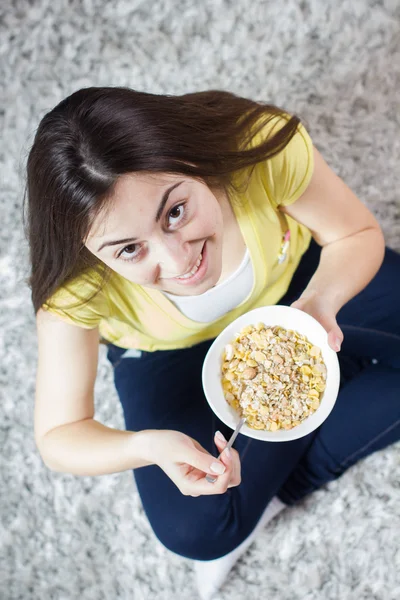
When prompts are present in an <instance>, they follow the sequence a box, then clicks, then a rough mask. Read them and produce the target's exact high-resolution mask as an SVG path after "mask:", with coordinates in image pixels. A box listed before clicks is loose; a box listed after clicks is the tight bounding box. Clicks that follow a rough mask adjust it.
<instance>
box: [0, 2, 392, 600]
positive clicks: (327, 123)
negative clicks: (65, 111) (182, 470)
mask: <svg viewBox="0 0 400 600" xmlns="http://www.w3.org/2000/svg"><path fill="white" fill-rule="evenodd" d="M0 12H1V22H0V23H1V25H0V27H1V39H0V52H1V59H0V60H1V62H0V69H1V83H2V86H1V87H2V91H1V95H2V100H1V109H2V110H1V118H2V120H3V122H2V131H3V140H2V141H3V144H2V147H1V149H0V153H1V154H0V161H1V162H0V164H1V196H0V207H1V215H0V216H1V235H0V244H1V245H0V251H1V262H0V338H1V339H0V353H1V354H0V378H1V380H0V395H1V402H0V407H1V408H0V410H1V413H2V414H1V424H0V427H1V447H2V452H1V457H0V460H1V472H0V482H1V488H0V489H1V507H2V508H1V530H0V544H1V547H0V552H1V555H2V560H1V561H0V581H1V586H0V597H1V599H2V600H17V599H20V600H31V599H32V600H53V599H54V600H76V599H77V598H80V600H103V599H107V600H114V599H116V598H120V599H121V600H131V599H132V600H142V599H143V600H148V599H152V600H173V599H185V600H186V599H189V598H190V599H191V598H193V599H195V598H196V597H197V596H196V590H195V588H194V585H193V580H192V567H191V563H190V561H188V560H184V559H181V558H179V557H178V556H175V555H173V554H171V553H169V552H168V551H167V550H165V549H164V548H163V547H162V546H161V545H160V544H159V543H158V542H157V540H155V538H154V535H153V533H152V531H151V529H150V526H149V524H148V523H147V521H146V518H145V516H144V514H143V510H142V508H141V505H140V502H139V499H138V496H137V493H136V490H135V488H134V485H133V480H132V475H131V473H130V472H125V473H120V474H115V475H109V476H103V477H97V478H95V477H93V478H91V477H74V476H70V475H63V474H58V473H53V472H50V471H49V470H48V469H47V468H45V467H44V466H43V464H42V461H41V458H40V456H39V455H38V452H37V450H36V448H35V444H34V440H33V402H34V385H35V369H36V333H35V321H34V316H33V312H32V308H31V305H30V300H29V290H28V289H27V287H26V285H25V283H24V282H25V279H26V277H27V275H28V267H27V245H26V242H25V240H24V235H23V229H22V224H21V203H22V196H23V189H24V165H25V161H26V156H27V152H28V150H29V147H30V144H31V142H32V137H33V134H34V132H35V129H36V127H37V124H38V122H39V119H40V118H41V117H42V116H43V115H44V113H45V112H46V111H48V110H49V109H51V108H52V107H53V106H54V105H55V104H56V103H57V102H59V101H60V100H61V99H62V98H63V97H65V96H66V95H68V94H70V93H71V92H73V91H74V90H76V89H78V88H80V87H86V86H91V85H124V86H129V87H133V88H135V89H138V90H143V91H149V92H153V93H160V94H161V93H168V94H180V93H185V92H188V91H196V90H202V89H210V88H214V89H215V88H220V89H226V90H229V91H232V92H234V93H237V94H239V95H243V96H248V97H251V98H253V99H256V100H263V101H268V102H273V103H275V104H278V105H281V106H283V107H285V108H286V109H287V110H291V111H293V112H296V113H297V114H299V115H300V116H301V117H302V118H304V119H305V120H306V122H307V125H308V129H309V132H310V134H311V136H312V139H313V141H314V143H315V145H316V146H317V148H318V149H319V150H320V152H321V153H322V154H323V156H324V157H325V159H326V160H327V162H328V163H329V164H330V165H331V167H332V168H333V169H334V170H335V171H336V172H337V173H338V174H339V175H340V176H341V177H342V178H343V179H344V180H345V181H346V183H347V184H348V185H349V186H350V187H351V188H352V189H353V190H354V192H355V193H356V194H357V195H358V196H359V197H360V198H361V199H362V200H363V202H365V204H366V205H367V206H368V207H369V208H370V209H371V211H372V212H373V213H374V214H375V215H376V216H377V218H378V219H379V222H380V223H381V225H382V228H383V230H384V233H385V237H386V242H387V244H388V245H390V246H392V247H393V248H395V249H397V250H400V235H399V234H400V215H399V212H400V211H399V189H400V169H399V163H400V142H399V140H400V135H399V134H400V123H399V115H400V100H399V86H400V33H399V31H400V27H399V23H400V8H399V3H398V0H381V1H379V0H353V1H352V2H340V1H339V2H338V1H337V0H326V1H324V2H321V1H320V0H302V1H300V0H285V2H276V1H273V0H271V1H264V2H262V1H261V0H251V1H250V0H237V1H235V2H233V1H231V0H230V1H228V0H207V1H202V2H197V1H196V0H181V1H175V2H174V1H172V0H169V1H168V0H155V1H153V2H144V1H141V0H121V1H114V0H82V1H73V0H70V1H67V0H59V1H57V2H54V1H51V0H35V1H34V0H30V1H27V0H14V2H10V1H9V2H7V1H6V2H3V3H2V7H1V9H0ZM55 401H56V399H55ZM96 418H97V419H99V420H100V421H102V422H103V423H105V424H107V425H109V426H111V427H116V428H123V420H122V412H121V408H120V406H119V404H118V398H117V395H116V392H115V390H114V387H113V383H112V372H111V368H110V366H109V364H108V362H107V361H106V358H105V355H104V348H101V356H100V363H99V372H98V379H97V383H96ZM399 458H400V446H399V444H396V445H394V446H392V447H390V448H387V449H385V450H384V451H381V452H378V453H376V454H374V455H372V456H370V457H368V458H367V459H365V460H364V461H362V462H360V463H358V464H357V465H356V466H355V467H353V468H352V469H350V470H349V471H348V472H347V473H346V474H345V475H344V476H343V477H341V478H340V479H339V480H338V481H336V482H334V483H331V484H329V485H328V486H326V487H325V488H324V489H322V490H320V491H318V492H316V493H315V494H313V495H312V496H310V497H309V498H307V499H306V500H305V501H304V502H303V503H302V504H301V505H299V506H297V507H295V508H292V509H289V510H286V511H284V512H283V513H281V515H279V517H278V518H277V519H276V521H274V522H273V523H271V525H270V526H268V527H267V528H266V529H265V530H264V531H263V532H262V533H261V534H260V536H259V537H258V538H257V540H256V542H255V543H254V544H253V546H252V547H251V548H250V550H249V551H248V552H247V554H246V555H245V556H244V557H243V559H242V560H241V561H240V562H239V564H238V565H237V566H236V567H235V569H234V570H233V572H232V574H231V577H230V578H229V581H228V582H227V583H226V585H225V586H224V587H223V589H222V590H221V594H220V598H221V599H228V598H229V600H238V599H239V598H242V597H243V596H244V595H245V597H246V599H247V600H258V599H260V598H265V599H266V598H268V600H289V599H290V600H339V599H340V600H373V599H379V600H395V599H396V598H400V582H399V580H398V579H396V578H397V577H398V573H399V571H400V555H399V548H398V539H399V527H400V516H399V484H398V481H399ZM260 476H261V474H260Z"/></svg>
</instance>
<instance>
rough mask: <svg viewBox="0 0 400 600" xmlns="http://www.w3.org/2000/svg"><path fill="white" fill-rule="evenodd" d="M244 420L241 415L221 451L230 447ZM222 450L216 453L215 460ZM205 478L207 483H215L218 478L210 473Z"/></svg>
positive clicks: (219, 456)
mask: <svg viewBox="0 0 400 600" xmlns="http://www.w3.org/2000/svg"><path fill="white" fill-rule="evenodd" d="M245 422H246V417H242V418H241V419H240V421H239V423H238V424H237V425H236V429H235V431H234V432H233V433H232V435H231V437H230V438H229V441H228V443H227V445H226V446H225V448H224V449H223V450H222V452H224V451H225V450H226V449H227V448H231V447H232V444H233V442H234V441H235V440H236V438H237V435H238V433H239V431H240V430H241V428H242V425H243V424H244V423H245ZM222 452H221V453H220V454H219V455H218V458H217V460H219V459H220V458H221V454H222ZM206 479H207V481H208V482H209V483H215V482H216V481H217V479H218V477H213V476H212V475H208V474H207V475H206Z"/></svg>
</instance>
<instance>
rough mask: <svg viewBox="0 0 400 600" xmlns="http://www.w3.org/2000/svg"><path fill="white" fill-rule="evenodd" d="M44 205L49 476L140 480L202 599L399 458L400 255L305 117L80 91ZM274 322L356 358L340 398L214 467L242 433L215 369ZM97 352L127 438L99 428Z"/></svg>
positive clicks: (49, 156)
mask: <svg viewBox="0 0 400 600" xmlns="http://www.w3.org/2000/svg"><path fill="white" fill-rule="evenodd" d="M27 189H28V194H27V198H28V235H29V242H30V249H31V263H32V274H31V278H30V285H31V289H32V299H33V306H34V309H35V313H36V315H37V329H38V342H39V361H38V372H37V393H36V408H35V437H36V442H37V446H38V449H39V451H40V453H41V456H42V458H43V460H44V462H45V464H46V465H47V466H48V467H49V468H50V469H54V470H56V471H62V472H68V473H73V474H76V475H101V474H106V473H115V472H119V471H124V470H127V469H133V472H134V476H135V479H136V483H137V487H138V490H139V494H140V496H141V500H142V502H143V506H144V509H145V511H146V514H147V516H148V519H149V521H150V523H151V526H152V528H153V530H154V532H155V534H156V536H157V537H158V539H159V540H161V542H162V543H163V544H164V545H165V546H166V547H167V548H169V549H170V550H172V551H174V552H176V553H178V554H180V555H182V556H185V557H189V558H192V559H194V560H195V561H196V570H197V575H198V581H199V591H200V593H201V595H202V597H203V598H208V597H211V595H212V593H213V591H215V589H216V588H217V587H218V586H219V585H220V584H221V582H222V581H223V579H224V577H225V575H226V573H227V571H228V570H229V569H230V568H231V566H232V564H233V563H234V562H235V560H236V558H237V557H238V556H239V555H240V554H241V552H243V551H244V549H245V548H246V547H247V546H248V545H249V543H250V542H251V540H252V539H253V537H254V534H255V532H256V530H257V528H259V527H261V526H262V525H263V524H264V523H266V522H267V521H268V519H270V518H272V517H273V516H274V515H275V514H277V512H279V511H280V510H281V509H282V508H283V507H284V506H286V505H293V504H294V503H296V502H298V501H299V500H301V499H302V498H303V497H304V496H305V495H306V494H309V493H310V492H312V491H313V490H315V489H317V488H319V487H320V486H322V485H323V484H325V483H326V482H328V481H330V480H333V479H335V478H338V477H339V476H340V475H341V474H342V473H343V472H344V471H345V470H346V469H348V468H349V467H350V466H351V465H353V464H354V463H355V462H356V461H358V460H359V459H361V458H363V457H365V456H366V455H368V454H371V453H372V452H374V451H376V450H379V449H381V448H384V447H385V446H387V445H389V444H392V443H393V442H395V441H397V440H398V439H399V438H400V403H399V389H400V312H399V310H398V307H399V303H400V283H399V282H400V255H399V254H397V253H396V252H394V251H393V250H391V249H389V248H387V247H385V242H384V238H383V235H382V231H381V229H380V226H379V224H378V222H377V221H376V219H375V218H374V216H373V215H372V214H371V212H370V211H369V210H368V209H367V208H366V207H365V206H364V204H363V203H362V202H361V201H360V200H359V199H358V198H357V197H356V196H355V195H354V193H353V192H352V191H351V190H350V189H349V188H348V187H347V185H346V184H345V183H344V182H343V181H342V180H341V179H340V178H339V177H338V176H337V175H336V174H335V173H334V172H333V171H332V170H331V169H330V168H329V166H328V165H327V164H326V162H325V161H324V159H323V158H322V156H321V154H320V153H319V152H318V150H317V149H316V148H315V147H314V146H313V144H312V141H311V139H310V136H309V134H308V132H307V130H306V129H305V127H304V125H303V124H302V123H301V122H300V119H299V118H298V117H296V116H291V115H289V114H288V113H287V112H286V111H283V110H281V109H279V108H277V107H275V106H272V105H268V104H265V103H261V102H255V101H252V100H248V99H245V98H241V97H238V96H236V95H234V94H231V93H228V92H223V91H215V90H212V91H206V92H198V93H193V94H185V95H183V96H169V95H165V96H163V95H153V94H147V93H143V92H137V91H133V90H129V89H125V88H88V89H82V90H79V91H77V92H75V93H74V94H72V95H71V96H69V97H68V98H66V99H65V100H63V101H62V102H61V103H60V104H58V105H57V106H56V107H55V108H54V109H53V110H52V111H50V112H49V113H48V114H47V115H45V116H44V118H43V119H42V121H41V123H40V125H39V128H38V131H37V134H36V137H35V140H34V144H33V147H32V149H31V151H30V155H29V159H28V184H27ZM271 304H285V305H291V306H295V307H297V308H299V309H301V310H303V311H305V312H307V313H309V314H310V315H312V316H313V317H315V318H316V319H317V320H318V321H319V322H320V323H321V324H322V325H323V327H324V328H325V329H326V332H327V336H328V342H329V344H330V346H331V347H332V348H333V349H334V350H335V351H339V350H340V347H341V352H340V354H339V361H340V365H341V385H340V393H339V397H338V399H337V402H336V405H335V407H334V409H333V411H332V413H331V414H330V416H329V418H328V419H327V420H326V421H325V422H324V423H323V425H321V426H320V427H319V428H318V429H317V430H316V431H314V432H312V433H311V434H310V435H308V436H306V437H303V438H301V439H298V440H294V441H291V442H287V443H273V444H268V443H264V442H260V441H256V440H253V439H249V438H247V437H244V436H242V435H239V437H238V439H237V441H236V443H235V450H232V451H231V452H224V453H223V455H222V457H221V459H220V460H216V458H215V456H216V455H217V454H218V453H219V452H221V451H222V450H223V449H224V447H225V444H226V439H225V438H226V437H227V436H229V434H230V433H231V431H230V430H229V429H228V428H227V427H226V426H225V425H224V424H223V423H221V422H220V421H219V420H218V419H217V418H216V417H215V416H214V414H213V413H212V412H211V410H210V409H209V406H208V404H207V402H206V400H205V398H204V395H203V391H202V385H201V368H202V362H203V359H204V357H205V354H206V352H207V350H208V348H209V346H210V345H211V343H212V341H213V339H214V338H215V337H216V336H217V335H218V334H219V333H220V331H222V329H223V328H224V327H226V325H227V324H228V323H230V322H231V321H232V320H234V319H235V318H236V317H238V316H239V315H240V314H243V313H245V312H247V311H249V310H251V309H253V308H255V307H258V306H263V305H271ZM99 342H101V343H105V344H107V345H108V358H109V360H110V361H111V363H112V365H113V367H114V374H115V385H116V389H117V391H118V395H119V398H120V400H121V403H122V407H123V411H124V417H125V423H126V431H117V430H115V429H112V428H110V427H107V426H105V425H103V424H101V423H100V422H98V421H97V420H96V419H95V418H94V408H93V394H94V392H93V389H94V382H95V378H96V368H97V361H98V348H99ZM217 430H219V433H217V434H216V433H215V432H216V431H217ZM224 436H225V437H224ZM208 473H209V474H217V475H218V478H217V482H216V483H214V484H211V483H209V482H208V481H207V480H206V479H205V476H206V474H208Z"/></svg>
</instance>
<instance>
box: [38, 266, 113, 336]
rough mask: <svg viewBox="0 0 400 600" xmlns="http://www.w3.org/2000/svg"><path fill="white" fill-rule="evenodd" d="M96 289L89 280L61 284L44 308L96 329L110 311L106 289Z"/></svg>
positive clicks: (73, 321)
mask: <svg viewBox="0 0 400 600" xmlns="http://www.w3.org/2000/svg"><path fill="white" fill-rule="evenodd" d="M96 290H97V288H96V287H95V285H94V284H93V282H91V281H89V280H85V279H84V278H81V279H78V280H76V281H75V280H74V281H73V282H71V283H69V284H66V285H63V286H61V287H60V288H59V289H58V290H57V291H56V292H55V293H54V294H53V295H52V296H51V298H50V299H49V300H47V302H45V303H44V304H43V305H42V308H43V310H47V311H49V312H50V313H51V314H54V315H56V316H58V317H59V318H60V319H62V320H63V321H66V322H67V323H70V324H71V325H77V326H79V327H83V328H84V329H95V328H96V327H98V325H99V323H100V321H101V320H102V319H104V318H106V317H107V315H108V312H109V310H108V303H107V300H106V297H105V293H104V291H103V290H100V291H97V293H96ZM91 296H92V297H91ZM88 298H89V299H88Z"/></svg>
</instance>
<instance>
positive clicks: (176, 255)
mask: <svg viewBox="0 0 400 600" xmlns="http://www.w3.org/2000/svg"><path fill="white" fill-rule="evenodd" d="M191 254H192V253H191V250H190V246H189V243H188V242H184V241H183V240H182V239H180V238H179V237H178V236H174V235H171V236H169V237H168V238H167V239H165V240H164V241H163V243H161V244H159V245H158V249H157V251H156V252H155V261H156V264H157V265H158V278H164V279H167V278H168V279H169V278H172V277H177V276H178V275H183V274H184V273H186V272H187V271H188V270H189V269H190V267H191V262H190V261H191V260H192V257H191Z"/></svg>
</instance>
